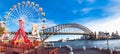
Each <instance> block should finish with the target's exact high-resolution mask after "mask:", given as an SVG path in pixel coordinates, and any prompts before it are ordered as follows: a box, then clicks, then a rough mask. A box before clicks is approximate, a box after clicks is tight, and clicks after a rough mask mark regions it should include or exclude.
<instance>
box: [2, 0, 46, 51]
mask: <svg viewBox="0 0 120 54" xmlns="http://www.w3.org/2000/svg"><path fill="white" fill-rule="evenodd" d="M34 15H35V16H34ZM36 17H37V18H36ZM28 18H30V19H28ZM4 19H5V21H4V22H0V46H3V47H15V48H27V49H28V48H36V47H38V46H40V45H41V44H42V42H43V41H42V40H41V37H40V36H41V35H42V34H43V33H42V30H43V29H45V24H44V22H45V21H46V19H45V13H44V12H43V9H42V8H41V7H39V5H38V4H35V3H34V2H30V1H27V2H24V1H23V2H22V3H18V4H17V5H14V6H13V7H12V8H10V10H9V12H7V13H6V15H5V17H4ZM34 19H35V20H36V21H34ZM37 20H38V21H37ZM40 20H41V21H42V22H40ZM18 21H19V25H18ZM31 23H32V27H31V26H29V25H31ZM39 23H43V24H42V26H40V25H39ZM28 24H29V25H28ZM14 25H15V26H14ZM16 25H17V26H16ZM16 27H18V28H16ZM26 27H31V30H32V31H31V32H32V34H29V36H30V37H34V39H33V40H31V39H29V36H27V35H26V30H25V29H27V28H26ZM40 27H41V30H39V29H40ZM15 28H16V29H17V31H16V30H15ZM24 28H25V29H24ZM12 30H15V31H16V33H15V34H11V32H12ZM12 35H14V36H13V37H12ZM11 37H12V38H11ZM10 38H11V39H10Z"/></svg>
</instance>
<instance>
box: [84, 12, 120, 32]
mask: <svg viewBox="0 0 120 54" xmlns="http://www.w3.org/2000/svg"><path fill="white" fill-rule="evenodd" d="M119 22H120V16H119V14H118V15H113V16H109V17H106V18H103V19H98V20H93V21H90V22H88V23H85V24H84V25H85V26H86V27H88V28H89V29H90V30H92V31H93V32H94V31H97V32H98V31H108V32H115V31H118V32H119V33H120V24H119Z"/></svg>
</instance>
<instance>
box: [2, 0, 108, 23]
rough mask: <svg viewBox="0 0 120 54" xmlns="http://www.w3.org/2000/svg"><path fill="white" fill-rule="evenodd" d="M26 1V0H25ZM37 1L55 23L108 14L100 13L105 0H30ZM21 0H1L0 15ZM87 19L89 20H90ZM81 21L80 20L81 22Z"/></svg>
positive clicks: (106, 2) (105, 2)
mask: <svg viewBox="0 0 120 54" xmlns="http://www.w3.org/2000/svg"><path fill="white" fill-rule="evenodd" d="M25 1H26V0H25ZM30 1H33V2H35V3H38V4H39V5H40V6H41V7H43V9H44V11H45V12H46V18H47V19H48V20H52V21H54V22H55V23H56V24H62V23H71V22H72V21H74V20H76V19H79V18H80V19H81V20H80V21H82V20H83V19H86V18H87V19H88V17H90V18H92V19H98V18H103V17H105V16H107V15H108V14H105V15H102V13H104V11H103V10H102V9H101V8H102V7H103V6H106V5H107V4H108V1H106V0H100V1H99V0H30ZM18 2H22V0H17V1H16V0H8V1H5V0H1V1H0V8H1V9H0V15H1V16H2V17H3V16H4V15H5V12H6V11H8V10H9V8H10V7H12V6H13V5H14V4H17V3H18ZM92 19H89V20H92ZM81 23H82V22H81Z"/></svg>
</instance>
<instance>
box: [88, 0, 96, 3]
mask: <svg viewBox="0 0 120 54" xmlns="http://www.w3.org/2000/svg"><path fill="white" fill-rule="evenodd" d="M87 1H88V2H89V3H91V4H92V3H94V2H95V0H87Z"/></svg>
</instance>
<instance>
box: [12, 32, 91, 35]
mask: <svg viewBox="0 0 120 54" xmlns="http://www.w3.org/2000/svg"><path fill="white" fill-rule="evenodd" d="M10 33H11V34H15V32H10ZM26 34H31V32H26ZM47 34H53V35H56V34H59V35H67V34H70V35H90V34H87V33H76V32H70V33H69V32H44V33H43V35H47Z"/></svg>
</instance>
